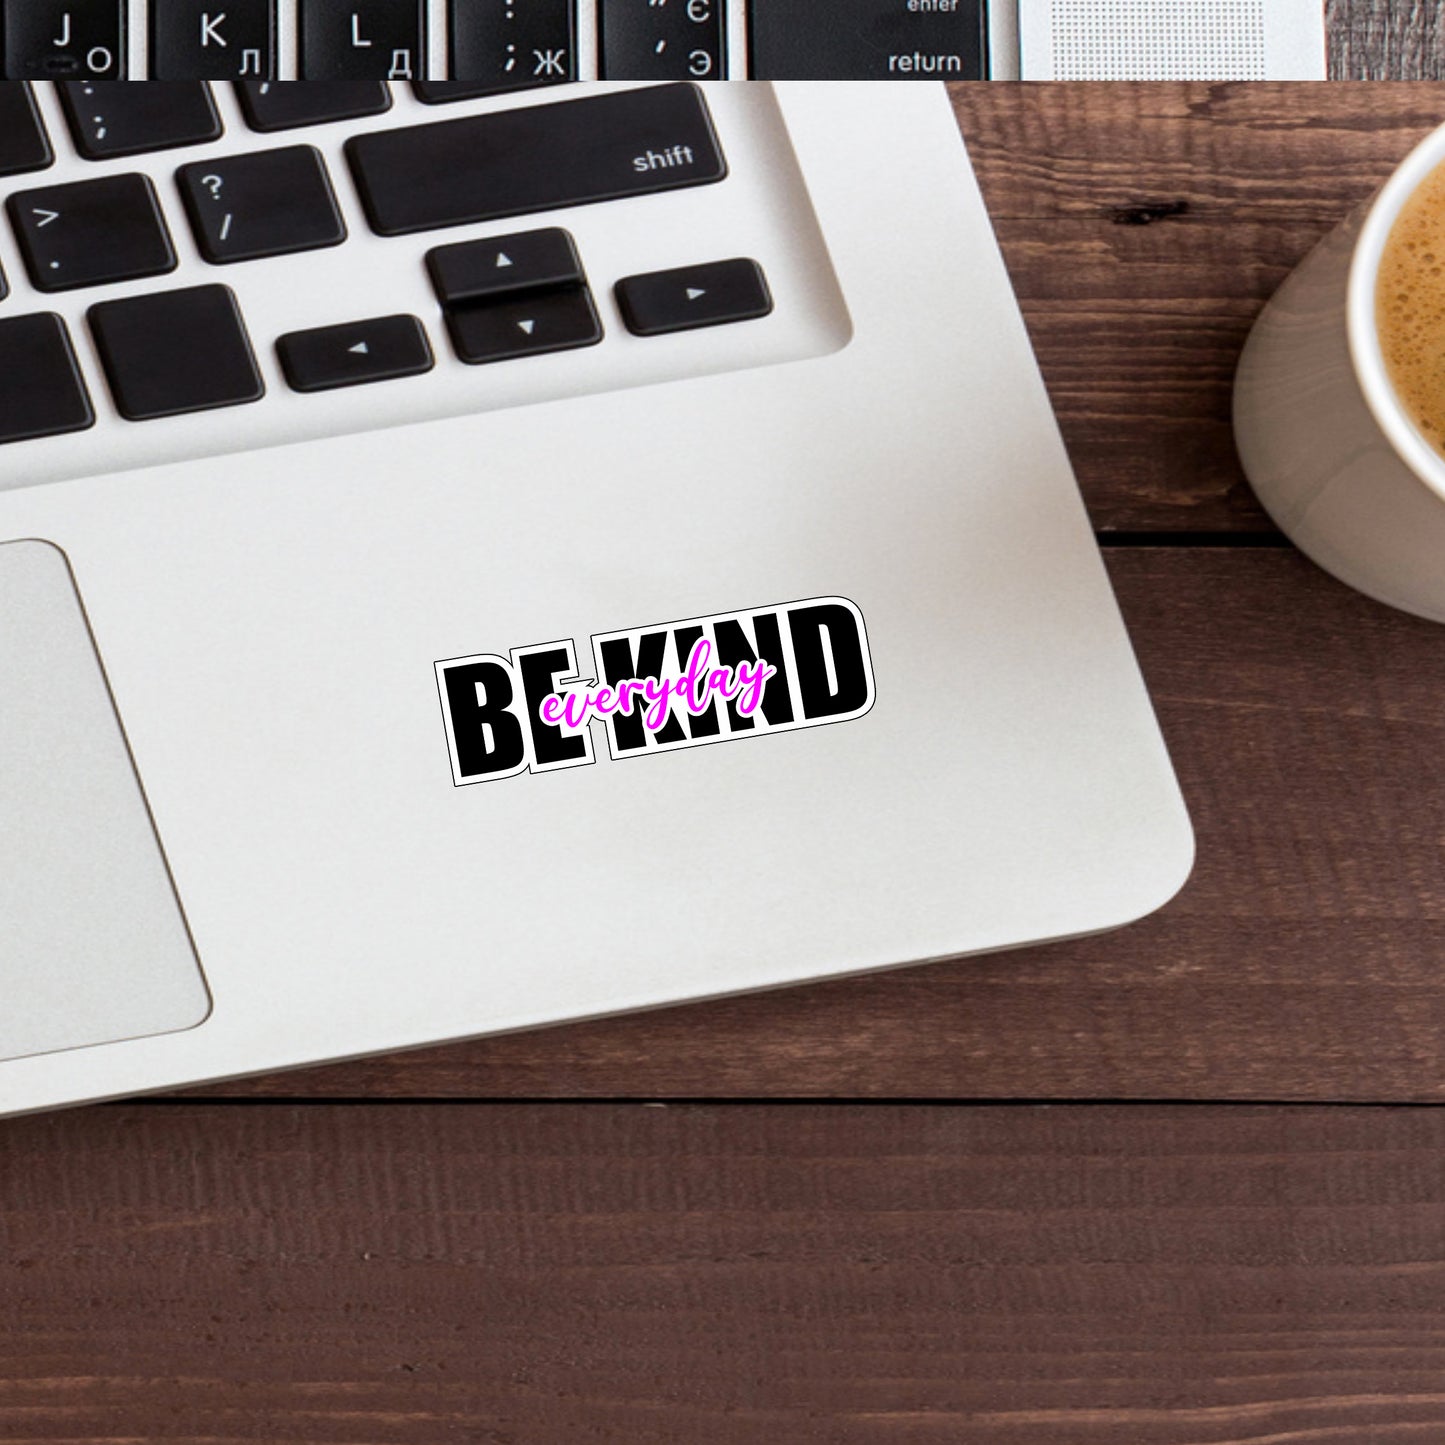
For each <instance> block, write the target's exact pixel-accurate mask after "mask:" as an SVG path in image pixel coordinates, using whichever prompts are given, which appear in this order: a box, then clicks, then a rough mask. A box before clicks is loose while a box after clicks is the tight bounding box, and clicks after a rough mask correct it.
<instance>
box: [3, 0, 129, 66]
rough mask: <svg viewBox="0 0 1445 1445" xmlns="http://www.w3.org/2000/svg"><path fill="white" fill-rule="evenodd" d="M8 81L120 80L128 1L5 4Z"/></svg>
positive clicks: (25, 0)
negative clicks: (9, 79)
mask: <svg viewBox="0 0 1445 1445" xmlns="http://www.w3.org/2000/svg"><path fill="white" fill-rule="evenodd" d="M4 15H5V27H4V28H5V74H6V75H8V76H9V77H10V78H11V79H12V80H67V79H75V80H80V79H85V80H124V79H125V74H126V71H125V16H126V0H4Z"/></svg>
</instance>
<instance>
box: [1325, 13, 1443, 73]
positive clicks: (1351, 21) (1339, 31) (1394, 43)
mask: <svg viewBox="0 0 1445 1445" xmlns="http://www.w3.org/2000/svg"><path fill="white" fill-rule="evenodd" d="M1325 21H1326V24H1327V26H1328V28H1329V38H1330V77H1331V79H1334V80H1445V14H1442V9H1441V6H1440V4H1439V0H1326V4H1325Z"/></svg>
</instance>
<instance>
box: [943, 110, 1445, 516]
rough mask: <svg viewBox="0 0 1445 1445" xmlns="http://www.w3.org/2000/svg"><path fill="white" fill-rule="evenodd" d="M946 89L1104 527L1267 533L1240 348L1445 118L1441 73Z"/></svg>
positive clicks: (1068, 438) (1073, 451) (1084, 483)
mask: <svg viewBox="0 0 1445 1445" xmlns="http://www.w3.org/2000/svg"><path fill="white" fill-rule="evenodd" d="M952 94H953V103H954V109H955V111H956V113H957V115H958V118H959V123H960V126H961V127H962V130H963V132H964V135H965V137H966V138H967V141H968V145H969V149H970V151H971V153H972V155H973V160H974V165H975V167H976V169H977V171H978V175H979V180H980V183H981V184H982V187H983V192H984V196H985V199H986V200H987V202H988V207H989V212H990V214H991V216H992V217H993V220H994V225H995V227H996V229H997V231H998V234H999V239H1000V242H1001V244H1002V247H1003V252H1004V258H1005V260H1006V261H1007V263H1008V267H1009V272H1010V274H1011V275H1012V277H1013V281H1014V285H1015V288H1016V289H1017V291H1018V294H1019V299H1020V302H1021V304H1022V306H1023V311H1024V316H1025V319H1026V320H1027V322H1028V326H1029V331H1030V334H1031V335H1032V337H1033V341H1034V345H1035V348H1036V350H1037V352H1038V356H1039V362H1040V365H1041V367H1042V369H1043V373H1044V379H1045V381H1046V382H1047V384H1048V388H1049V394H1050V396H1051V397H1052V398H1053V402H1054V405H1055V407H1056V409H1057V411H1058V413H1059V419H1060V423H1061V425H1062V427H1063V431H1064V438H1065V441H1066V442H1067V443H1068V447H1069V453H1070V455H1071V457H1072V458H1073V461H1074V465H1075V467H1076V469H1077V471H1078V474H1079V480H1080V485H1081V486H1082V487H1083V490H1084V495H1085V497H1086V499H1087V501H1088V503H1089V507H1090V510H1091V513H1092V515H1093V517H1094V521H1095V524H1096V525H1097V526H1098V527H1099V528H1100V529H1101V530H1103V531H1106V532H1109V531H1125V532H1132V531H1150V530H1160V529H1183V530H1206V531H1246V532H1262V531H1269V530H1271V525H1270V523H1269V521H1268V519H1267V518H1266V517H1265V515H1264V514H1263V512H1262V511H1261V510H1260V508H1259V506H1258V504H1257V503H1256V502H1255V500H1254V497H1253V494H1252V493H1251V492H1250V491H1249V487H1248V483H1247V482H1246V481H1245V478H1244V474H1243V472H1242V471H1241V469H1240V466H1239V462H1238V459H1237V457H1236V455H1235V450H1234V440H1233V434H1232V432H1231V429H1230V422H1229V416H1230V397H1231V388H1232V384H1233V379H1234V369H1235V366H1236V364H1237V362H1238V359H1239V352H1240V348H1241V347H1242V346H1243V344H1244V339H1245V337H1246V336H1247V335H1248V333H1249V328H1250V326H1251V325H1252V324H1253V321H1254V318H1255V317H1256V316H1257V315H1258V313H1259V310H1260V308H1261V307H1262V306H1263V305H1264V303H1265V301H1266V300H1267V299H1268V297H1269V296H1270V295H1271V294H1272V293H1273V292H1274V290H1275V289H1276V287H1277V286H1278V285H1279V283H1280V282H1281V281H1282V280H1283V279H1284V278H1285V276H1286V275H1288V273H1289V272H1290V270H1292V269H1293V267H1294V266H1295V265H1296V264H1297V263H1298V262H1299V261H1300V260H1301V259H1302V258H1303V257H1304V255H1305V254H1306V253H1307V252H1308V251H1309V250H1310V248H1311V247H1312V246H1314V244H1315V243H1316V242H1317V241H1318V240H1319V239H1320V238H1321V237H1322V236H1323V235H1324V234H1325V233H1326V232H1327V231H1329V230H1330V229H1331V228H1332V227H1333V226H1334V225H1335V224H1336V223H1337V222H1339V221H1340V220H1341V219H1343V217H1344V216H1345V215H1347V214H1348V213H1349V211H1350V210H1351V209H1353V208H1354V207H1355V206H1356V205H1358V204H1359V203H1360V202H1362V201H1364V200H1365V199H1367V198H1368V197H1369V196H1370V195H1371V194H1372V193H1373V192H1374V190H1375V189H1376V188H1377V187H1378V186H1379V185H1380V183H1381V182H1382V181H1383V180H1384V179H1385V177H1386V176H1388V175H1389V173H1390V172H1391V171H1392V170H1393V169H1394V167H1395V166H1396V165H1397V164H1398V162H1399V161H1400V160H1401V159H1402V158H1403V157H1404V156H1405V154H1406V153H1407V152H1408V151H1409V150H1410V149H1411V147H1412V146H1413V145H1414V144H1415V142H1416V141H1417V140H1418V139H1419V138H1420V137H1421V136H1422V135H1424V134H1425V132H1426V131H1428V130H1430V129H1431V128H1433V127H1434V126H1435V125H1438V124H1440V123H1441V121H1445V88H1442V87H1440V86H1437V85H1388V84H1381V85H1327V84H1321V85H1298V84H1296V85H1264V84H1245V85H1176V84H1168V85H1165V84H1160V85H1153V84H1150V85H1100V84H1089V83H1082V84H1069V85H1001V84H976V85H958V86H954V87H953V90H952Z"/></svg>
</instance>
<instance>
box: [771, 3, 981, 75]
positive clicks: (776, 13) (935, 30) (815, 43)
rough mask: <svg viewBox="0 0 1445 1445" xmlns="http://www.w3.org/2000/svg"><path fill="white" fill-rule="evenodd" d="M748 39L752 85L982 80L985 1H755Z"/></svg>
mask: <svg viewBox="0 0 1445 1445" xmlns="http://www.w3.org/2000/svg"><path fill="white" fill-rule="evenodd" d="M845 17H846V18H845ZM749 33H750V49H751V57H750V58H751V62H752V74H753V76H754V77H755V78H756V79H758V80H985V79H987V76H988V7H987V4H986V0H850V3H849V4H847V5H841V4H839V0H753V4H752V8H751V11H750V32H749Z"/></svg>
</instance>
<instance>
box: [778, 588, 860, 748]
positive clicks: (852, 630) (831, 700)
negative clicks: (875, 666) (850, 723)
mask: <svg viewBox="0 0 1445 1445" xmlns="http://www.w3.org/2000/svg"><path fill="white" fill-rule="evenodd" d="M788 630H789V631H790V632H791V633H792V634H793V657H794V659H795V660H796V662H797V664H798V695H799V699H800V701H801V702H802V706H803V716H804V717H805V718H809V719H812V718H822V717H837V716H838V715H839V714H840V713H848V712H857V711H858V710H859V709H860V708H863V707H865V706H866V705H867V702H868V692H869V682H868V665H867V663H865V662H864V660H863V638H862V635H861V632H860V630H859V626H858V619H857V618H856V617H854V615H853V613H852V612H851V611H849V609H848V608H846V607H844V606H843V604H842V603H841V602H822V603H819V604H817V605H816V606H813V607H799V608H796V609H795V610H794V611H792V612H789V613H788ZM825 632H826V633H827V642H826V643H825V642H824V639H823V634H824V633H825ZM825 647H826V648H830V649H831V651H832V655H833V675H834V681H835V682H836V689H833V688H830V687H829V685H828V667H827V662H826V660H825V659H826V653H825V651H824V649H825Z"/></svg>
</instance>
